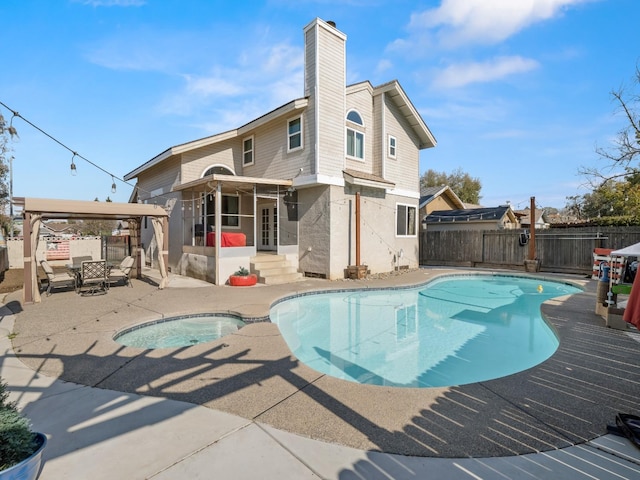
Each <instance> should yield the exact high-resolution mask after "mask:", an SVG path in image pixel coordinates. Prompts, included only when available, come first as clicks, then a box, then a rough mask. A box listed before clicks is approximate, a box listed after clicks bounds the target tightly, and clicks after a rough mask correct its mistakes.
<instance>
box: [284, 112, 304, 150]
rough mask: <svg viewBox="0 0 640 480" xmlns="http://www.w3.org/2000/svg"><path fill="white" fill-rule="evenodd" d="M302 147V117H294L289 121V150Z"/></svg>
mask: <svg viewBox="0 0 640 480" xmlns="http://www.w3.org/2000/svg"><path fill="white" fill-rule="evenodd" d="M301 148H302V117H297V118H292V119H291V120H289V122H287V151H289V152H292V151H294V150H300V149H301Z"/></svg>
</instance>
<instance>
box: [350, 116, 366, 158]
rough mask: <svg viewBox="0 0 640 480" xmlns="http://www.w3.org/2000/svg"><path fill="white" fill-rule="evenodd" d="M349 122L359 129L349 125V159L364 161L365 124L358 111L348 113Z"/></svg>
mask: <svg viewBox="0 0 640 480" xmlns="http://www.w3.org/2000/svg"><path fill="white" fill-rule="evenodd" d="M347 122H349V123H351V124H354V125H357V127H351V126H350V125H349V124H348V125H347V145H346V154H347V157H351V158H355V159H357V160H364V132H363V131H362V130H363V129H364V123H363V122H362V117H361V116H360V114H359V113H358V112H357V111H356V110H350V111H349V112H348V113H347Z"/></svg>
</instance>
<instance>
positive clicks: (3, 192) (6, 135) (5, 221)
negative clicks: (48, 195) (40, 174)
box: [0, 113, 18, 228]
mask: <svg viewBox="0 0 640 480" xmlns="http://www.w3.org/2000/svg"><path fill="white" fill-rule="evenodd" d="M17 136H18V132H17V131H16V129H15V127H14V126H13V125H12V124H11V122H10V123H9V125H7V121H6V120H5V119H4V117H3V116H2V113H0V207H2V208H1V209H0V211H1V212H4V211H5V207H6V206H7V205H8V203H9V200H10V199H9V185H8V184H7V174H8V173H9V162H10V161H11V160H10V158H11V150H12V148H11V140H13V138H14V137H17ZM1 223H2V225H3V227H5V228H7V227H8V226H9V225H10V219H9V218H8V217H7V216H6V215H4V213H2V219H1Z"/></svg>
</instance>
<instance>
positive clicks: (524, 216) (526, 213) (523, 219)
mask: <svg viewBox="0 0 640 480" xmlns="http://www.w3.org/2000/svg"><path fill="white" fill-rule="evenodd" d="M515 213H516V215H518V216H519V217H520V223H521V224H522V225H531V218H530V216H531V215H530V214H531V210H529V209H528V208H525V209H524V210H516V211H515ZM546 223H547V222H546V220H545V218H544V209H542V208H540V209H538V208H536V225H544V224H546Z"/></svg>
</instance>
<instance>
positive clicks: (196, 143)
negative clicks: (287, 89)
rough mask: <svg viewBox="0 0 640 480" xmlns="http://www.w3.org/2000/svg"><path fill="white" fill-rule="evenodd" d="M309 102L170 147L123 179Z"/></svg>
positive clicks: (300, 101)
mask: <svg viewBox="0 0 640 480" xmlns="http://www.w3.org/2000/svg"><path fill="white" fill-rule="evenodd" d="M308 103H309V100H308V98H297V99H295V100H292V101H291V102H288V103H285V104H284V105H282V106H280V107H278V108H276V109H274V110H271V111H270V112H268V113H265V114H264V115H262V116H260V117H258V118H256V119H254V120H251V121H250V122H248V123H245V124H244V125H242V126H241V127H239V128H236V129H234V130H228V131H226V132H222V133H217V134H215V135H210V136H208V137H204V138H199V139H197V140H192V141H190V142H186V143H181V144H179V145H175V146H173V147H170V148H168V149H166V150H165V151H164V152H162V153H160V154H158V155H156V156H155V157H153V158H152V159H151V160H149V161H147V162H145V163H143V164H142V165H140V166H139V167H138V168H136V169H135V170H132V171H131V172H129V173H127V174H126V175H125V176H124V177H123V179H124V180H126V181H129V180H132V179H134V178H136V177H137V176H138V175H140V174H141V173H142V172H144V171H145V170H148V169H150V168H151V167H154V166H155V165H157V164H159V163H161V162H162V161H163V160H166V159H167V158H170V157H172V156H174V155H179V154H181V153H184V152H188V151H191V150H195V149H196V148H202V147H206V146H208V145H212V144H214V143H218V142H222V141H224V140H229V139H230V138H236V137H239V136H242V135H244V134H245V133H246V132H247V131H249V130H253V129H254V128H257V127H259V126H261V125H264V124H265V123H267V122H270V121H272V120H274V119H276V118H279V117H282V116H287V115H290V114H291V113H292V112H295V111H297V110H302V109H303V108H305V107H306V106H307V105H308Z"/></svg>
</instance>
